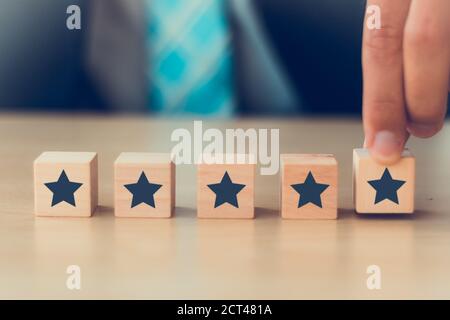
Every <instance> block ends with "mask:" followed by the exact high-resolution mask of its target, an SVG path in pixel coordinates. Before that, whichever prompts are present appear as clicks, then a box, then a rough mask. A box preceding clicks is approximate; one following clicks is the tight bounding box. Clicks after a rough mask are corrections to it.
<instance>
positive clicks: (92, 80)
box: [0, 0, 364, 116]
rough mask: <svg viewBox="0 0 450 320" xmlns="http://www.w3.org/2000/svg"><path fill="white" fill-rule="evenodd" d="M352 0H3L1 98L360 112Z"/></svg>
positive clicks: (27, 103) (175, 109) (212, 109)
mask: <svg viewBox="0 0 450 320" xmlns="http://www.w3.org/2000/svg"><path fill="white" fill-rule="evenodd" d="M342 2H343V3H341V4H340V5H338V4H336V1H331V0H324V1H313V0H298V1H288V0H259V1H255V0H229V1H227V0H196V1H184V0H91V1H83V0H74V1H65V0H61V1H57V0H40V1H31V0H14V1H13V0H0V41H1V42H0V45H1V48H2V50H1V52H0V84H1V85H2V87H3V88H8V89H7V90H2V91H0V107H27V108H46V109H48V108H54V109H59V108H65V109H69V110H77V109H80V108H88V109H92V108H94V109H101V110H120V111H150V112H155V113H164V114H177V115H178V114H184V113H187V114H198V115H212V116H223V115H231V114H235V113H242V114H248V113H250V114H292V113H294V112H355V111H357V110H359V105H360V99H361V97H360V95H361V76H360V73H361V72H360V41H361V39H360V35H361V22H362V19H363V14H364V1H360V0H343V1H342ZM70 4H78V5H79V6H80V8H81V10H82V19H83V20H82V21H83V22H82V25H83V27H82V30H81V31H69V30H67V29H66V28H65V19H66V18H67V15H66V14H65V10H66V8H67V6H69V5H70ZM211 8H212V9H211ZM208 9H209V10H208ZM164 10H166V11H165V12H164ZM208 12H209V13H208ZM30 19H31V21H30ZM22 21H23V25H21V27H20V28H19V29H18V30H15V28H14V26H17V24H20V23H21V22H22ZM199 21H200V22H201V23H200V22H199ZM195 22H198V23H195ZM36 26H39V27H36ZM16 29H17V28H16ZM12 30H15V32H14V33H13V34H12ZM193 30H194V31H195V32H194V31H193ZM158 32H159V33H158ZM193 33H194V34H195V35H194V36H193V37H192V34H193ZM220 44H222V46H221V45H220ZM223 44H226V45H223ZM177 50H178V51H177ZM180 50H181V51H180ZM182 50H184V51H185V52H186V51H187V50H189V54H188V55H185V56H182V55H181V54H180V52H183V51H182ZM167 61H168V63H167ZM180 70H182V71H183V72H180ZM187 70H190V71H189V72H187ZM180 74H181V76H180ZM155 88H156V89H157V90H155ZM161 88H162V89H161ZM24 93H26V94H24ZM161 97H163V98H164V100H163V101H164V103H162V101H161ZM219 97H220V99H219ZM158 99H159V100H158ZM214 99H215V100H214ZM214 103H216V105H215V106H214Z"/></svg>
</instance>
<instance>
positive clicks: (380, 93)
mask: <svg viewBox="0 0 450 320" xmlns="http://www.w3.org/2000/svg"><path fill="white" fill-rule="evenodd" d="M367 5H377V6H379V7H380V9H381V29H379V30H377V29H374V30H369V29H368V28H367V26H366V23H365V24H364V39H363V73H364V99H363V122H364V132H365V142H364V144H365V147H367V148H369V150H370V152H371V154H372V156H373V157H374V159H375V160H377V161H378V162H380V163H382V164H386V165H388V164H392V163H395V162H396V161H397V160H398V159H399V158H400V156H401V152H402V151H403V148H404V145H405V143H406V141H407V140H408V137H409V135H410V134H411V135H414V136H417V137H421V138H428V137H431V136H433V135H435V134H436V133H437V132H439V131H440V129H441V128H442V126H443V124H444V118H445V114H446V109H447V97H448V91H449V90H450V87H449V78H450V76H449V75H450V0H368V1H367Z"/></svg>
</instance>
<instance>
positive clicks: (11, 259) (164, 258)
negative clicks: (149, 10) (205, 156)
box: [0, 114, 450, 299]
mask: <svg viewBox="0 0 450 320" xmlns="http://www.w3.org/2000/svg"><path fill="white" fill-rule="evenodd" d="M204 127H205V128H206V127H217V128H219V129H225V128H237V127H239V128H249V127H254V128H279V129H280V140H281V141H280V150H281V152H282V153H289V152H301V153H334V154H335V155H336V157H337V159H338V161H339V178H340V179H339V205H340V208H341V209H340V213H339V219H338V220H337V221H283V220H281V219H280V218H279V213H278V203H279V194H278V179H279V177H278V176H277V175H275V176H260V175H257V178H256V179H257V182H256V206H257V210H256V219H255V220H248V221H235V220H232V221H223V220H214V221H213V220H197V219H196V209H195V208H196V204H195V199H196V190H195V181H196V175H195V172H196V170H195V166H192V165H181V166H178V168H177V186H176V189H177V209H176V216H175V218H173V219H170V220H148V219H116V218H114V215H113V166H112V165H113V161H114V159H115V158H116V157H117V156H118V155H119V153H120V152H122V151H151V152H169V151H170V150H171V148H172V146H173V143H172V142H171V141H170V134H171V132H172V130H173V129H175V128H187V129H192V128H193V122H192V121H191V120H176V121H175V120H170V119H164V120H163V119H153V120H150V119H146V118H144V117H140V118H139V117H126V118H124V117H103V116H95V115H89V116H87V115H77V116H67V115H66V116H57V115H39V116H36V115H14V114H1V115H0V298H57V299H81V298H88V299H89V298H105V299H110V298H120V299H121V298H125V299H134V298H138V299H185V298H186V299H187V298H189V299H197V298H199V299H203V298H205V299H215V298H225V299H238V298H239V299H241V298H242V299H302V298H307V299H309V298H325V299H347V298H358V299H359V298H387V299H391V298H447V299H449V298H450V212H449V211H450V210H449V201H450V188H449V184H450V165H449V163H450V162H449V160H450V127H449V126H448V125H447V126H446V127H445V128H444V130H443V131H442V132H441V133H440V134H439V135H438V136H437V137H435V138H434V139H432V140H429V141H420V140H412V141H410V143H409V147H410V148H411V149H412V151H413V152H414V154H415V155H416V157H417V192H416V204H417V211H416V213H415V214H414V215H413V216H406V217H405V216H377V217H361V216H357V215H355V213H354V211H353V205H352V199H351V195H352V185H351V168H352V163H351V161H352V160H351V159H352V149H353V148H354V147H359V146H360V145H361V144H362V140H363V136H362V128H361V125H360V121H358V120H357V119H353V120H351V119H303V120H300V119H299V120H296V119H290V120H269V119H260V120H256V119H255V120H239V121H228V122H227V121H206V122H205V123H204ZM45 150H52V151H54V150H66V151H97V152H98V153H99V184H100V195H99V202H100V207H99V209H98V211H97V212H96V214H95V215H94V216H93V217H92V218H84V219H81V218H66V219H64V218H35V217H34V215H33V184H32V181H33V175H32V162H33V160H34V159H35V158H36V157H37V156H38V155H39V154H40V153H41V152H42V151H45ZM69 265H79V266H80V267H81V285H82V288H81V290H79V291H77V290H74V291H71V290H68V289H67V287H66V280H67V277H68V275H67V274H66V268H67V266H69ZM369 265H378V266H379V267H380V268H381V276H382V278H381V279H382V288H381V290H368V289H367V286H366V279H367V277H368V275H367V273H366V269H367V267H368V266H369Z"/></svg>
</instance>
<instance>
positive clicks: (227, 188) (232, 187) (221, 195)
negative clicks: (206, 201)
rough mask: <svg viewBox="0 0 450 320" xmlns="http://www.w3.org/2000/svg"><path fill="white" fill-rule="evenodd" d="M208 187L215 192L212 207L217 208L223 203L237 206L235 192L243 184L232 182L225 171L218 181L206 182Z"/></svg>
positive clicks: (242, 187)
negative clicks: (213, 182)
mask: <svg viewBox="0 0 450 320" xmlns="http://www.w3.org/2000/svg"><path fill="white" fill-rule="evenodd" d="M208 187H209V188H210V189H211V190H212V191H213V192H214V193H215V194H216V202H215V203H214V208H217V207H218V206H221V205H222V204H224V203H229V204H231V205H232V206H234V207H236V208H239V205H238V201H237V194H238V193H239V192H241V190H242V189H244V187H245V184H238V183H233V182H232V181H231V179H230V176H229V175H228V172H227V171H225V174H224V175H223V178H222V181H220V183H215V184H208Z"/></svg>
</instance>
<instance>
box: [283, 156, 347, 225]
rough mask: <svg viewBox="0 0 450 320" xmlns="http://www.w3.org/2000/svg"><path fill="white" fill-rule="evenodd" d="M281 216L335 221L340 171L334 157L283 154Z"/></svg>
mask: <svg viewBox="0 0 450 320" xmlns="http://www.w3.org/2000/svg"><path fill="white" fill-rule="evenodd" d="M280 159H281V197H280V200H281V216H282V217H283V218H284V219H311V220H313V219H336V218H337V205H338V203H337V190H338V167H337V161H336V159H335V158H334V157H333V156H332V155H324V154H282V155H281V156H280Z"/></svg>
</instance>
